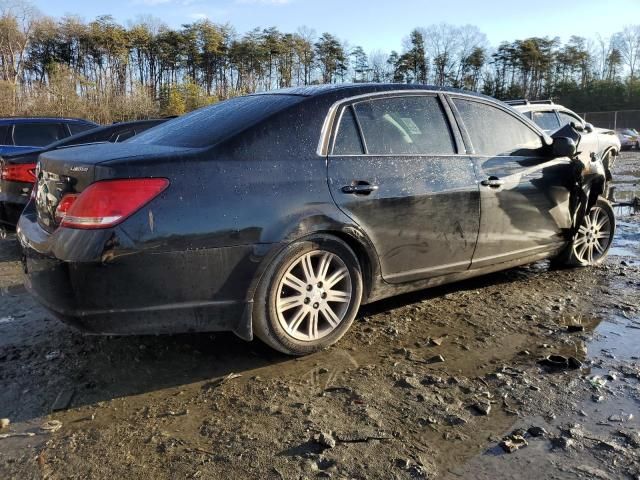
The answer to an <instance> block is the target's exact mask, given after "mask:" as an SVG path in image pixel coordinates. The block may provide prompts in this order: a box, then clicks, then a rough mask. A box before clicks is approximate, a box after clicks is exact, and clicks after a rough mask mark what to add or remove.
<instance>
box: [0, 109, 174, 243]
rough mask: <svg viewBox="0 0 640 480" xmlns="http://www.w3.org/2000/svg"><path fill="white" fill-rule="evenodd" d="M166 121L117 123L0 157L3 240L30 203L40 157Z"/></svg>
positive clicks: (118, 137) (123, 136)
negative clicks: (42, 154)
mask: <svg viewBox="0 0 640 480" xmlns="http://www.w3.org/2000/svg"><path fill="white" fill-rule="evenodd" d="M165 121H166V119H153V120H140V121H136V122H122V123H114V124H113V125H108V126H106V127H97V128H92V129H91V130H87V131H85V132H82V133H79V134H77V135H73V136H71V137H67V138H65V139H63V140H59V141H57V142H54V143H52V144H50V145H47V146H46V147H42V148H39V149H36V150H29V151H27V152H22V153H14V154H10V155H2V156H0V236H2V235H3V231H4V229H6V228H7V227H8V228H13V227H15V226H16V224H17V223H18V218H20V214H21V213H22V210H23V209H24V206H25V205H26V204H27V202H28V201H29V196H30V195H31V188H32V186H33V183H34V182H35V179H36V177H35V170H36V162H37V161H38V156H39V155H40V154H41V153H43V152H50V151H52V150H58V149H61V148H65V147H72V146H76V145H81V144H87V143H97V142H112V143H118V142H123V141H125V140H127V139H129V138H131V137H133V136H134V135H136V134H138V133H141V132H144V131H145V130H148V129H149V128H151V127H155V126H156V125H159V124H161V123H162V122H165Z"/></svg>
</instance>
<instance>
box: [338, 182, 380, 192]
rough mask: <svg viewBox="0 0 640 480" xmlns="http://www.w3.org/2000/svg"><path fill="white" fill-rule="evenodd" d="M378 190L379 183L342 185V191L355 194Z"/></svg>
mask: <svg viewBox="0 0 640 480" xmlns="http://www.w3.org/2000/svg"><path fill="white" fill-rule="evenodd" d="M376 190H378V186H377V185H371V184H369V183H364V182H363V183H356V184H354V185H345V186H344V187H342V193H348V194H353V195H368V194H370V193H372V192H375V191H376Z"/></svg>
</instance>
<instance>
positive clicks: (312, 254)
mask: <svg viewBox="0 0 640 480" xmlns="http://www.w3.org/2000/svg"><path fill="white" fill-rule="evenodd" d="M362 288H363V287H362V272H361V269H360V264H359V262H358V258H357V256H356V255H355V253H354V252H353V250H351V248H349V246H348V245H347V244H346V243H345V242H343V241H342V240H340V239H339V238H336V237H333V236H331V235H324V234H322V235H313V236H310V237H308V238H306V239H304V240H301V241H298V242H295V243H293V244H291V245H289V246H288V247H286V248H285V249H284V251H282V252H281V253H280V254H279V255H278V256H277V257H276V259H275V260H274V261H273V262H272V263H271V265H270V266H269V268H268V269H267V271H266V272H265V274H264V275H263V278H262V280H261V281H260V284H259V285H258V289H257V291H256V295H255V301H254V308H253V330H254V333H255V335H256V336H257V337H258V338H259V339H260V340H262V341H263V342H264V343H266V344H267V345H269V346H270V347H272V348H274V349H276V350H278V351H280V352H283V353H286V354H288V355H307V354H310V353H313V352H317V351H319V350H323V349H325V348H327V347H329V346H330V345H333V344H334V343H336V342H337V341H338V340H340V338H341V337H342V336H343V335H344V334H345V333H346V331H347V330H348V329H349V327H350V326H351V324H352V323H353V319H354V318H355V316H356V313H357V312H358V308H359V307H360V302H361V300H362Z"/></svg>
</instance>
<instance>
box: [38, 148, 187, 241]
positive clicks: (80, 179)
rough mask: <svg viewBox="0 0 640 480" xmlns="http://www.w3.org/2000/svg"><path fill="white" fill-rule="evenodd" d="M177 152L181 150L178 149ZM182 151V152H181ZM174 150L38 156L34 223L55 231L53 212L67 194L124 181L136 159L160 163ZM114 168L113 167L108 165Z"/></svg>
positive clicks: (93, 150) (91, 151) (92, 150)
mask: <svg viewBox="0 0 640 480" xmlns="http://www.w3.org/2000/svg"><path fill="white" fill-rule="evenodd" d="M178 150H181V149H178ZM182 150H184V149H182ZM176 151H177V150H176V149H174V148H171V147H164V146H154V145H134V144H128V143H119V144H112V143H106V144H93V145H80V146H75V147H72V148H63V149H58V150H52V151H49V152H45V153H42V154H41V155H40V157H39V159H38V168H37V170H36V177H37V183H36V193H35V205H36V212H37V218H38V223H39V224H40V226H41V227H42V228H44V229H45V230H46V231H48V232H50V233H51V232H53V231H54V230H55V229H56V228H58V222H57V221H56V218H55V212H56V208H57V207H58V204H59V203H60V200H62V197H64V196H65V195H66V194H68V193H82V191H83V190H84V189H86V188H87V187H88V186H89V185H91V184H92V183H93V182H95V181H97V180H106V179H109V178H127V177H129V175H128V171H129V170H128V169H127V168H126V167H127V164H128V163H129V162H135V161H137V160H138V159H140V158H153V159H156V158H158V159H160V158H163V157H168V156H171V155H175V154H176ZM111 162H114V163H116V164H117V165H114V166H113V167H112V166H110V165H109V163H111Z"/></svg>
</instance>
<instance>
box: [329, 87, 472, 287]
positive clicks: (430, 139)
mask: <svg viewBox="0 0 640 480" xmlns="http://www.w3.org/2000/svg"><path fill="white" fill-rule="evenodd" d="M450 119H453V117H452V116H451V111H450V109H449V107H448V105H446V104H444V103H443V102H442V99H441V98H440V97H439V96H438V95H437V94H433V95H415V94H414V95H400V96H393V95H391V96H384V97H382V98H380V97H378V98H369V99H365V100H360V101H357V102H355V103H352V104H348V105H345V106H343V107H342V110H341V112H340V120H339V122H338V124H337V129H335V133H334V141H333V149H332V151H331V152H330V155H329V157H328V180H329V186H330V188H331V193H332V195H333V198H334V200H335V202H336V204H337V205H338V206H339V208H340V209H342V211H343V212H344V213H346V214H347V215H348V216H350V217H351V218H352V219H353V220H354V221H355V222H356V223H357V224H358V225H359V226H360V227H361V228H362V229H363V230H364V232H365V233H366V234H367V235H368V237H369V238H370V239H371V241H372V242H373V244H374V246H375V248H376V251H377V253H378V256H379V260H380V266H381V270H382V276H383V278H384V279H385V280H386V281H387V282H390V283H401V282H405V281H411V280H417V279H421V278H428V277H431V276H437V275H442V274H445V273H452V272H460V271H464V270H466V269H467V268H468V267H469V265H470V263H471V257H472V255H473V250H474V248H475V245H476V240H477V236H478V225H479V211H480V198H479V189H478V185H477V183H476V178H475V174H474V170H473V164H472V163H471V162H470V160H469V158H466V157H465V156H464V155H458V154H457V151H458V148H463V146H462V142H461V136H460V134H459V131H458V130H457V127H456V129H455V130H452V128H451V124H450Z"/></svg>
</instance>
